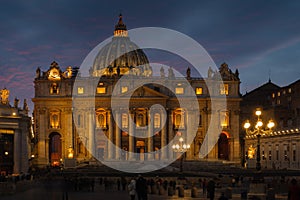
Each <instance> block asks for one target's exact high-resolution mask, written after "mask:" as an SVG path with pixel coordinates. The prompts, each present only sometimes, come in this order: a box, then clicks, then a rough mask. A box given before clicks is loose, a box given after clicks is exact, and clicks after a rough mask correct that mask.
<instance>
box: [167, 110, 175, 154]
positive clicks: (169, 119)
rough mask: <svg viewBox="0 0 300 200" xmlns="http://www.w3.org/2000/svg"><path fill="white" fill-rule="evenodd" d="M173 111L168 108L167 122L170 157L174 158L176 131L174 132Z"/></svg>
mask: <svg viewBox="0 0 300 200" xmlns="http://www.w3.org/2000/svg"><path fill="white" fill-rule="evenodd" d="M172 112H173V111H172V110H171V109H170V110H168V119H167V122H168V131H169V133H168V138H169V145H168V152H169V159H173V158H174V151H173V149H172V145H173V142H171V141H172V139H173V137H174V132H173V119H172V118H173V113H172Z"/></svg>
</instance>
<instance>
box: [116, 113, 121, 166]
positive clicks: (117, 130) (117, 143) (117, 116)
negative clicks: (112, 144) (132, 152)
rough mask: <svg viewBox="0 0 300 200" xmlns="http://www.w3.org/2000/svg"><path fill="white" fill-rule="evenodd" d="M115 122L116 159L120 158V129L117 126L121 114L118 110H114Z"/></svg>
mask: <svg viewBox="0 0 300 200" xmlns="http://www.w3.org/2000/svg"><path fill="white" fill-rule="evenodd" d="M115 116H116V124H115V130H116V157H115V158H116V159H117V160H120V159H121V148H122V147H121V129H120V127H119V126H121V115H120V111H119V110H117V111H116V115H115Z"/></svg>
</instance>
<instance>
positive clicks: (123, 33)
mask: <svg viewBox="0 0 300 200" xmlns="http://www.w3.org/2000/svg"><path fill="white" fill-rule="evenodd" d="M127 36H128V32H127V28H126V25H125V24H124V23H123V16H122V14H120V15H119V21H118V24H116V25H115V31H114V37H127Z"/></svg>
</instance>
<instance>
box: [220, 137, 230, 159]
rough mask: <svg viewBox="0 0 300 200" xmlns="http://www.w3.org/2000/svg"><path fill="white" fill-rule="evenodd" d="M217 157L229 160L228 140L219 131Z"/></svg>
mask: <svg viewBox="0 0 300 200" xmlns="http://www.w3.org/2000/svg"><path fill="white" fill-rule="evenodd" d="M218 159H220V160H229V142H228V137H227V135H226V134H225V133H221V134H220V136H219V140H218Z"/></svg>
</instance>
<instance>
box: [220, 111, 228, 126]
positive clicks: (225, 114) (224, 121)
mask: <svg viewBox="0 0 300 200" xmlns="http://www.w3.org/2000/svg"><path fill="white" fill-rule="evenodd" d="M220 124H221V126H222V128H228V127H229V112H228V111H221V112H220Z"/></svg>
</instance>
